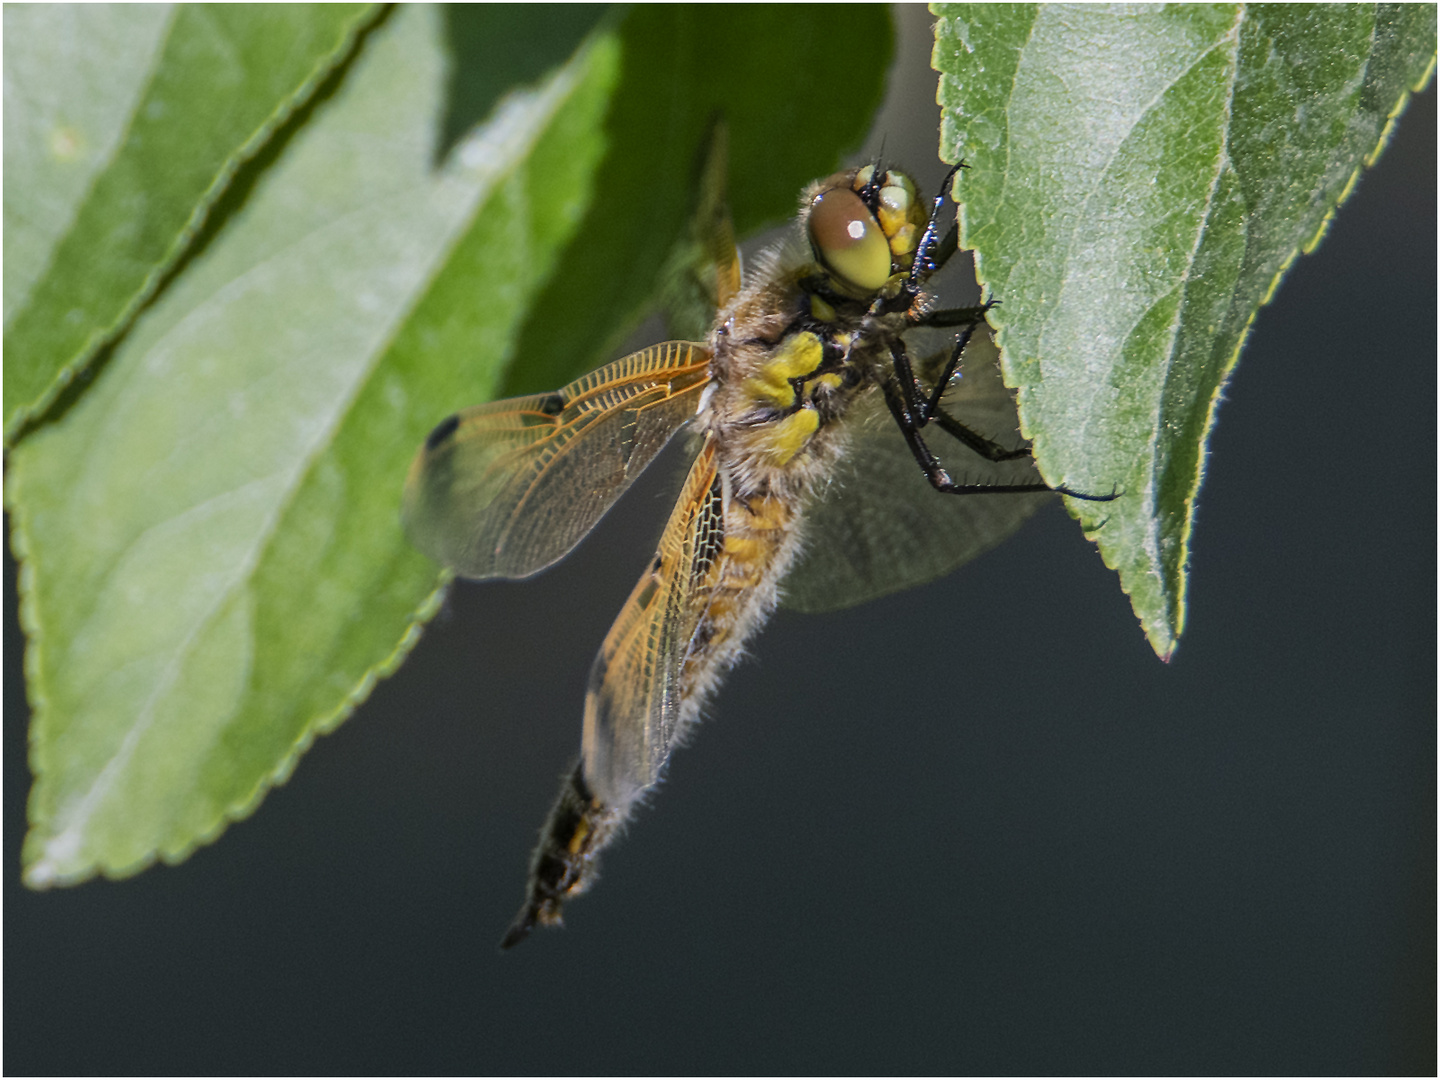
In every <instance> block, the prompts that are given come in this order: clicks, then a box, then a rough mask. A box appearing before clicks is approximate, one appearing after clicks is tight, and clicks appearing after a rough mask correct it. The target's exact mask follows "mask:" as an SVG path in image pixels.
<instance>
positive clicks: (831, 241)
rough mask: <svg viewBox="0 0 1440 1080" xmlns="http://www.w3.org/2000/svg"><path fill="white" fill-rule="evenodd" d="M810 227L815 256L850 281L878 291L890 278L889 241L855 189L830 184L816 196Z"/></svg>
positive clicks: (812, 205)
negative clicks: (827, 188)
mask: <svg viewBox="0 0 1440 1080" xmlns="http://www.w3.org/2000/svg"><path fill="white" fill-rule="evenodd" d="M806 229H807V231H808V232H809V234H810V247H811V248H812V249H813V250H814V252H815V258H816V259H818V260H819V261H820V263H821V265H823V266H824V267H825V269H827V270H829V271H830V272H831V273H832V274H834V275H835V276H836V277H838V278H840V279H841V280H842V281H843V282H845V283H846V284H848V285H851V286H853V287H854V288H857V289H860V290H861V291H863V292H878V291H879V290H880V288H881V287H882V286H884V284H885V282H886V281H888V280H889V279H890V244H889V241H887V240H886V238H885V234H884V233H883V232H882V231H881V230H880V223H879V222H877V221H876V220H875V216H874V215H873V214H871V213H870V208H869V207H867V206H866V205H865V203H864V202H863V201H861V199H860V196H858V195H856V194H855V193H854V192H853V191H850V190H848V189H847V188H830V189H829V190H828V191H822V192H821V193H820V194H819V195H817V196H815V201H814V202H812V203H811V204H810V217H809V219H808V221H807V222H806Z"/></svg>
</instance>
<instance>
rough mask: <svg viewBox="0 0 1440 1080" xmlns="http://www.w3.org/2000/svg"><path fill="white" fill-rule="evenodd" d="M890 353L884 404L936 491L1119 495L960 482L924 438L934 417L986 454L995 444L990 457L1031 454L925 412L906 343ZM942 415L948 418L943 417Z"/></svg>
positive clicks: (1034, 485)
mask: <svg viewBox="0 0 1440 1080" xmlns="http://www.w3.org/2000/svg"><path fill="white" fill-rule="evenodd" d="M891 355H892V357H893V359H894V362H895V377H894V378H892V379H886V380H884V381H883V383H882V390H883V392H884V394H885V404H886V405H887V406H889V408H890V415H891V416H892V417H894V419H895V426H896V427H898V428H899V429H900V434H901V435H902V436H903V437H904V439H905V444H906V445H907V446H908V447H909V448H910V453H911V454H912V455H913V456H914V458H915V462H916V464H918V465H919V466H920V471H921V472H923V473H924V474H925V479H926V480H928V481H930V486H931V487H933V488H934V489H935V490H936V491H940V492H943V493H944V494H946V495H1015V494H1020V493H1024V492H1034V491H1054V492H1056V493H1057V494H1060V495H1069V496H1071V497H1073V498H1076V499H1085V500H1087V501H1090V502H1109V501H1110V500H1111V499H1114V498H1116V497H1117V496H1118V492H1116V491H1113V490H1112V491H1111V492H1110V494H1108V495H1089V494H1086V493H1084V492H1080V491H1072V490H1071V489H1070V488H1068V487H1064V486H1060V487H1051V486H1050V485H1049V484H1046V483H1043V482H1035V483H1029V484H961V483H957V482H956V481H955V480H954V478H952V477H951V475H950V474H949V472H947V471H946V469H945V466H944V465H942V464H941V463H940V459H939V458H937V457H936V456H935V453H934V451H932V450H931V449H930V447H929V445H928V444H927V443H926V442H925V437H924V435H922V434H921V429H922V428H924V427H925V425H926V424H927V423H929V422H930V420H931V419H934V420H935V421H936V423H938V424H939V425H940V426H941V428H942V429H944V430H945V431H947V432H949V433H950V434H951V435H954V436H955V437H956V438H957V439H960V441H961V442H964V443H966V445H967V446H971V448H972V449H976V450H977V452H978V453H981V454H982V455H984V456H986V457H989V456H990V455H989V454H987V453H986V452H985V450H983V449H979V448H978V447H984V446H989V447H992V448H993V450H994V452H996V453H998V454H999V455H1000V456H999V457H998V458H991V460H1006V458H1007V456H1008V457H1021V456H1024V455H1025V454H1028V453H1029V450H1024V451H1019V452H1015V451H1007V450H1005V449H1004V448H1003V447H1001V446H999V445H998V444H996V443H993V442H991V441H990V440H989V439H985V438H984V437H983V436H979V435H976V434H975V433H974V432H972V431H970V429H969V428H967V427H965V426H964V425H963V424H961V423H960V422H959V421H956V420H954V419H953V418H952V417H950V416H949V414H947V413H941V412H939V411H938V410H937V411H936V413H935V415H934V416H926V415H925V412H926V410H927V408H928V404H929V403H928V402H927V401H926V400H925V398H924V395H923V393H922V392H921V390H920V386H919V384H918V383H917V382H916V380H915V376H914V373H913V370H912V368H911V365H910V357H909V354H908V353H906V351H905V346H904V345H903V344H902V343H899V342H896V343H895V345H894V346H892V348H891ZM942 416H943V417H944V418H945V419H943V420H942V419H940V417H942ZM960 432H964V435H961V434H960ZM967 437H968V438H967ZM970 439H973V440H975V443H976V444H978V447H977V446H976V445H972V443H971V442H970Z"/></svg>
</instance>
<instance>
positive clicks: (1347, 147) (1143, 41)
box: [934, 5, 1435, 657]
mask: <svg viewBox="0 0 1440 1080" xmlns="http://www.w3.org/2000/svg"><path fill="white" fill-rule="evenodd" d="M934 10H935V12H936V14H938V15H940V16H941V22H940V24H939V25H938V26H937V28H936V45H935V55H934V62H935V66H936V67H937V69H939V70H940V71H941V72H942V78H941V103H942V105H943V107H944V126H943V130H942V133H941V153H942V156H944V157H946V158H947V159H948V160H951V161H956V160H960V159H962V158H963V159H964V160H965V162H966V164H967V165H969V166H970V168H969V169H968V170H966V171H965V172H964V173H963V174H962V176H961V179H960V181H959V182H958V183H957V186H956V197H957V199H958V200H959V201H960V202H961V203H962V208H961V212H960V223H961V240H962V244H963V245H964V246H965V247H968V248H973V249H974V250H975V252H976V268H977V273H978V275H979V277H980V280H981V283H982V285H984V286H985V287H986V288H987V289H988V290H989V291H990V292H991V294H992V295H994V296H995V297H997V298H999V299H1000V300H1002V301H1003V306H1001V307H1000V308H997V309H996V310H995V311H994V312H993V313H992V315H991V320H992V322H993V323H994V324H995V325H996V327H997V330H998V331H999V340H1000V344H1001V346H1002V348H1003V350H1004V357H1005V361H1004V363H1005V373H1006V381H1007V383H1009V384H1010V385H1012V386H1014V387H1016V388H1017V389H1018V391H1019V401H1020V416H1021V423H1022V428H1023V430H1024V432H1025V433H1026V435H1027V436H1028V437H1030V438H1031V439H1033V440H1034V446H1035V455H1036V459H1037V462H1038V464H1039V467H1040V469H1041V472H1042V473H1043V474H1044V476H1045V478H1046V479H1047V480H1048V481H1049V482H1050V483H1051V484H1064V485H1066V486H1068V487H1070V488H1072V489H1074V490H1080V491H1089V492H1096V493H1100V492H1108V491H1110V489H1111V488H1112V486H1113V487H1116V488H1118V489H1119V490H1120V491H1121V492H1122V493H1123V494H1122V495H1121V497H1120V498H1119V499H1117V500H1115V501H1114V502H1110V503H1083V502H1079V501H1076V500H1073V499H1072V500H1067V503H1068V505H1069V507H1070V510H1071V513H1072V514H1074V515H1075V516H1077V517H1079V518H1080V519H1081V520H1082V522H1083V523H1084V525H1085V527H1086V531H1087V535H1088V536H1090V537H1091V538H1093V539H1097V540H1098V542H1099V545H1100V551H1101V554H1102V555H1103V556H1104V558H1105V561H1106V564H1107V565H1109V566H1110V567H1112V568H1113V569H1116V570H1118V571H1119V573H1120V579H1121V584H1122V586H1123V587H1124V589H1125V591H1126V592H1127V593H1128V594H1129V595H1130V599H1131V603H1132V605H1133V607H1134V609H1135V613H1136V615H1137V616H1138V617H1139V619H1140V622H1141V625H1142V626H1143V628H1144V630H1145V632H1146V634H1147V635H1148V636H1149V639H1150V642H1151V644H1152V645H1153V646H1154V648H1155V651H1156V652H1157V653H1158V654H1159V655H1160V656H1161V657H1168V656H1169V655H1170V653H1171V652H1172V651H1173V649H1174V647H1175V643H1176V640H1177V638H1178V637H1179V635H1180V633H1181V631H1182V629H1183V627H1184V622H1185V584H1186V570H1187V561H1188V558H1189V545H1190V531H1191V527H1192V522H1193V518H1194V509H1195V499H1196V494H1197V492H1198V490H1199V487H1200V482H1201V479H1202V476H1203V470H1204V456H1205V440H1206V437H1207V436H1208V433H1209V431H1210V427H1211V425H1212V424H1213V422H1214V418H1215V409H1216V405H1217V403H1218V401H1219V398H1220V394H1221V390H1222V388H1223V386H1224V383H1225V380H1226V378H1227V376H1228V375H1229V373H1230V371H1231V369H1232V368H1233V366H1234V363H1235V360H1236V357H1237V356H1238V354H1239V350H1240V347H1241V345H1242V343H1243V341H1244V338H1245V335H1246V333H1247V332H1248V330H1249V327H1250V324H1251V322H1252V321H1253V319H1254V317H1255V314H1256V311H1257V310H1258V309H1259V307H1260V306H1261V305H1262V304H1264V303H1265V302H1267V301H1268V300H1269V298H1270V297H1271V295H1272V294H1273V292H1274V290H1275V288H1276V285H1277V284H1278V282H1279V279H1280V276H1281V275H1282V274H1283V273H1284V271H1285V269H1286V268H1287V267H1288V266H1289V265H1290V263H1291V262H1292V261H1293V260H1294V258H1295V257H1296V256H1297V255H1298V254H1299V253H1300V252H1302V251H1308V250H1310V249H1311V248H1312V247H1313V246H1314V245H1315V243H1317V242H1318V240H1319V238H1320V237H1321V235H1323V232H1324V228H1325V224H1326V222H1327V221H1328V220H1329V217H1330V215H1331V213H1332V212H1333V211H1334V209H1335V207H1336V206H1337V205H1338V204H1339V203H1340V202H1341V201H1343V199H1344V198H1345V196H1346V195H1348V194H1349V192H1350V190H1351V189H1352V187H1353V185H1354V183H1355V179H1356V177H1357V175H1358V173H1359V170H1360V169H1361V167H1362V165H1364V164H1369V163H1371V162H1373V161H1374V159H1375V157H1376V155H1378V153H1379V151H1380V149H1381V148H1382V147H1383V145H1384V143H1385V139H1386V137H1387V136H1388V133H1389V130H1390V125H1391V124H1392V123H1393V122H1394V120H1395V118H1396V117H1397V116H1398V114H1399V113H1400V112H1401V111H1402V110H1403V108H1404V106H1405V103H1406V101H1407V99H1408V94H1409V92H1410V91H1411V90H1414V89H1419V88H1420V87H1421V86H1423V84H1424V83H1425V82H1426V81H1427V79H1428V78H1429V73H1430V71H1431V70H1432V67H1433V62H1434V55H1435V9H1434V7H1433V6H1402V5H1380V6H1373V5H1333V6H1332V5H1294V6H1290V5H1274V6H1270V5H1250V6H1206V7H1198V6H1180V7H1167V8H1164V9H1149V8H1143V9H1142V8H1133V9H1121V10H1119V11H1115V10H1111V9H1107V8H1101V7H1086V6H1081V7H1066V6H1060V5H1039V6H1035V5H1013V6H1003V7H1002V6H990V5H979V6H974V7H971V6H964V5H954V6H950V5H942V6H937V7H936V8H935V9H934Z"/></svg>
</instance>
